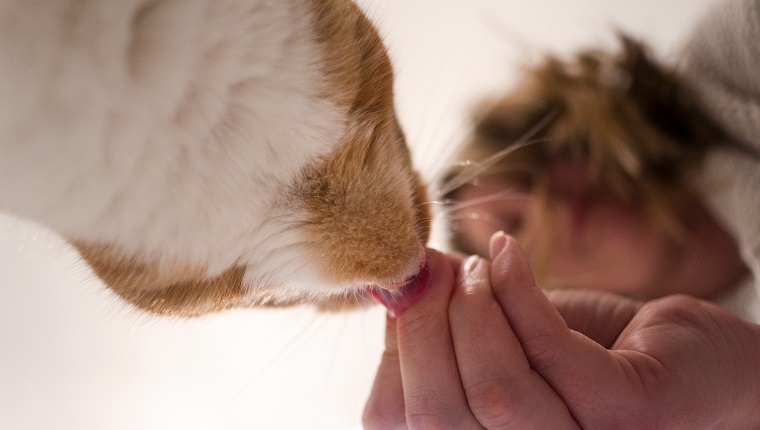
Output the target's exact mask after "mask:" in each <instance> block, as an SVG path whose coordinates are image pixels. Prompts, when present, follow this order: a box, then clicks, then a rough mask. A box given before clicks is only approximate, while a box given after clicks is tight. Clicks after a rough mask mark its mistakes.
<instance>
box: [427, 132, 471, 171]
mask: <svg viewBox="0 0 760 430" xmlns="http://www.w3.org/2000/svg"><path fill="white" fill-rule="evenodd" d="M472 132H473V126H472V124H469V123H462V124H461V126H460V127H459V128H458V129H457V130H456V131H455V132H454V133H453V134H451V136H449V138H448V139H447V141H446V142H443V143H442V144H440V145H438V148H437V149H438V150H437V151H435V155H434V158H432V160H428V161H427V163H426V164H428V166H430V167H429V170H430V172H431V174H430V175H429V178H430V179H429V181H430V183H431V184H437V183H439V182H440V180H441V179H442V178H443V177H444V176H445V175H446V173H447V171H448V169H449V166H450V165H451V164H452V161H451V160H453V159H454V157H456V154H457V152H458V151H459V147H460V145H461V142H464V140H465V139H466V138H467V136H470V135H472ZM433 146H435V143H433V144H431V145H430V147H431V148H432V147H433Z"/></svg>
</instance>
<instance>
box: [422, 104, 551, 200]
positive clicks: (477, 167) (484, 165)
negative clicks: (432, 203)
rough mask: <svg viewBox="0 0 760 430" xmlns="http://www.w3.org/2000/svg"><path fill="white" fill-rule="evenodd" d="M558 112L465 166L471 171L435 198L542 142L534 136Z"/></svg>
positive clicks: (451, 182)
mask: <svg viewBox="0 0 760 430" xmlns="http://www.w3.org/2000/svg"><path fill="white" fill-rule="evenodd" d="M558 113H559V112H558V111H557V110H556V109H554V110H552V111H551V112H549V113H548V114H546V115H545V116H544V117H543V118H542V119H541V120H540V121H538V122H537V123H536V124H535V125H534V126H533V127H531V128H530V129H529V130H528V131H527V132H526V133H525V134H524V135H523V136H521V137H520V138H519V139H517V140H516V141H515V142H514V143H512V144H511V145H508V146H507V147H505V148H504V149H502V150H500V151H498V152H495V153H494V154H492V155H490V156H488V157H486V158H485V159H483V160H481V161H480V162H478V163H472V164H469V165H467V166H466V167H470V166H473V169H472V170H470V171H468V169H465V170H464V171H463V172H461V173H460V174H458V175H456V176H455V177H454V178H452V179H451V180H450V181H449V182H448V183H446V184H444V185H443V186H442V187H441V188H440V189H439V190H438V191H437V195H436V197H440V196H445V195H447V194H449V193H451V192H452V191H454V190H455V189H457V188H459V187H461V186H462V185H464V184H466V183H468V182H470V181H471V180H473V179H474V178H476V177H477V176H478V175H480V174H481V173H483V172H484V171H486V170H488V169H489V168H490V167H492V166H493V165H494V164H496V163H498V162H499V161H500V160H502V159H503V158H504V157H506V156H507V155H509V154H511V153H512V152H514V151H516V150H518V149H521V148H524V147H526V146H530V145H533V144H536V143H540V142H543V139H536V138H535V136H536V135H537V134H538V133H539V132H540V131H541V130H542V129H543V128H544V127H546V126H547V125H548V124H549V123H550V122H551V121H552V120H553V119H554V118H555V117H556V116H557V114H558Z"/></svg>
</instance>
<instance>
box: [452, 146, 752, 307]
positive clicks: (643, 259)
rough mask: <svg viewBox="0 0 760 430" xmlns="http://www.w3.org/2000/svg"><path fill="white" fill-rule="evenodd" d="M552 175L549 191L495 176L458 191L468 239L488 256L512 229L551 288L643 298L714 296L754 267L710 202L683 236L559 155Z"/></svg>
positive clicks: (699, 209)
mask: <svg viewBox="0 0 760 430" xmlns="http://www.w3.org/2000/svg"><path fill="white" fill-rule="evenodd" d="M548 176H549V178H548V181H547V184H546V186H545V189H544V190H541V191H537V190H529V189H522V190H519V189H515V187H514V185H510V184H508V183H505V182H503V180H500V179H497V178H495V177H490V178H489V177H486V178H482V179H479V180H478V181H477V182H475V183H474V184H472V185H467V186H464V187H462V188H461V189H460V190H459V191H457V194H456V198H457V200H459V201H460V202H462V206H463V209H462V210H461V212H459V213H458V216H457V219H458V220H459V221H458V234H459V235H460V242H461V243H463V244H464V245H465V246H466V247H467V248H468V249H469V250H471V251H473V252H476V253H478V254H482V255H487V253H488V241H489V238H490V235H491V234H492V233H493V232H495V231H498V230H504V231H505V232H507V233H510V234H513V235H515V236H517V237H518V238H519V239H520V241H521V243H522V245H523V247H524V248H525V250H526V252H527V253H528V255H529V256H530V257H531V260H532V261H533V262H534V269H538V270H537V271H538V272H540V273H541V274H542V275H543V284H544V285H545V286H546V287H550V288H569V287H572V288H595V289H604V290H608V291H614V292H618V293H622V294H626V295H630V296H635V297H642V298H651V297H657V296H661V295H665V294H670V293H687V294H692V295H696V296H700V297H705V298H710V297H713V296H715V295H717V294H719V293H720V292H721V291H722V290H724V289H727V288H730V287H731V286H733V285H735V283H736V282H738V280H740V279H741V277H742V276H743V275H744V273H745V272H746V268H745V267H744V265H743V263H742V261H741V258H740V257H739V254H738V251H737V250H736V245H735V244H734V242H733V240H732V239H731V237H730V236H729V235H728V234H727V233H726V232H725V231H723V230H722V229H721V228H720V227H719V226H718V224H717V223H716V222H715V221H714V220H713V219H712V218H711V217H710V216H709V214H708V213H707V212H706V211H705V210H704V209H703V208H702V207H699V206H696V205H695V208H694V214H693V216H691V217H690V219H691V220H693V225H692V226H690V227H691V230H690V232H692V231H693V234H692V235H691V236H690V237H689V238H687V241H686V242H685V243H681V242H677V241H675V240H674V239H673V238H672V237H671V236H670V235H668V234H667V233H665V232H664V231H663V230H662V229H660V228H658V227H656V226H654V225H653V224H652V223H651V222H649V221H648V220H647V219H646V218H645V217H644V216H643V215H642V213H641V212H640V211H639V210H638V209H637V208H636V207H634V206H630V205H626V204H624V203H621V202H619V201H617V200H616V199H613V198H612V197H610V196H609V195H607V194H605V193H604V192H602V191H601V190H599V189H598V188H595V187H594V186H592V185H590V184H589V181H588V179H587V177H586V175H585V173H584V171H583V170H582V169H581V168H579V167H577V166H573V165H571V164H568V163H564V162H561V161H555V162H552V164H551V167H550V169H549V173H548ZM491 197H493V198H491ZM690 234H691V233H690Z"/></svg>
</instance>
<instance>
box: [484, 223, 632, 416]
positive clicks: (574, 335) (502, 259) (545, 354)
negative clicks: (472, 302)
mask: <svg viewBox="0 0 760 430" xmlns="http://www.w3.org/2000/svg"><path fill="white" fill-rule="evenodd" d="M491 245H492V246H491V251H492V252H491V253H492V255H493V262H492V264H491V285H492V287H493V292H494V296H495V297H496V300H497V301H498V302H499V304H500V306H501V308H502V311H503V312H504V314H505V315H506V317H507V320H508V321H509V324H510V326H511V327H512V329H513V330H514V332H515V334H516V335H517V338H518V339H519V341H520V344H521V346H522V348H523V352H524V353H525V355H526V357H527V359H528V361H529V363H530V365H531V368H533V370H535V371H536V372H538V373H539V374H540V375H541V376H542V378H543V379H544V380H546V381H547V382H548V383H549V385H551V386H552V388H553V389H554V391H555V392H557V394H559V395H560V397H562V399H563V400H564V401H565V404H566V405H567V406H568V408H569V409H570V411H571V412H572V413H573V415H574V416H575V418H576V420H578V422H579V423H580V424H581V426H582V427H584V428H588V427H593V428H597V427H600V426H601V427H602V428H608V427H609V426H610V425H612V426H616V425H618V424H620V422H618V421H617V420H616V419H614V417H613V416H611V415H610V414H620V415H618V416H623V415H624V414H625V413H626V412H624V409H625V408H626V407H629V406H631V407H633V405H631V404H630V403H629V404H626V405H621V404H619V403H620V401H621V399H632V398H635V397H631V396H635V394H637V392H635V390H636V389H637V388H640V385H636V384H632V383H631V378H630V375H629V376H626V373H625V369H628V370H630V369H631V367H630V366H626V365H624V363H622V362H623V361H625V356H624V355H621V354H617V353H613V352H611V351H608V350H607V349H605V348H604V347H602V346H601V345H599V344H598V343H596V342H594V341H593V340H591V339H589V338H588V337H586V336H584V335H582V334H581V333H579V332H576V331H574V330H571V329H570V328H568V326H567V324H566V323H565V320H564V319H563V318H562V316H561V315H560V313H559V312H558V311H557V310H556V309H555V308H554V306H552V304H551V302H550V301H549V299H548V298H547V297H546V296H545V295H544V293H543V292H542V291H541V290H539V289H538V288H536V285H535V281H534V280H533V276H532V273H531V270H530V266H529V265H528V261H527V259H526V257H525V255H524V254H523V253H522V250H521V249H520V247H519V245H518V244H517V242H516V241H515V240H514V239H513V238H511V237H508V236H506V235H505V234H504V233H501V232H500V233H496V234H495V235H494V237H493V238H492V242H491ZM627 390H628V391H627Z"/></svg>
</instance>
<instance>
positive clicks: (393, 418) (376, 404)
mask: <svg viewBox="0 0 760 430" xmlns="http://www.w3.org/2000/svg"><path fill="white" fill-rule="evenodd" d="M362 421H363V423H364V428H365V429H367V430H373V429H378V430H395V429H399V430H402V429H406V428H407V426H406V418H405V408H404V391H403V387H402V384H401V368H400V366H399V359H398V347H397V340H396V319H395V318H387V319H386V324H385V352H383V356H382V358H381V359H380V367H378V369H377V374H376V376H375V382H374V384H373V385H372V391H371V393H370V396H369V400H368V401H367V405H366V406H365V407H364V416H363V419H362Z"/></svg>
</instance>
